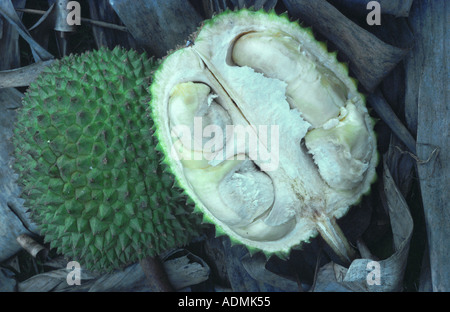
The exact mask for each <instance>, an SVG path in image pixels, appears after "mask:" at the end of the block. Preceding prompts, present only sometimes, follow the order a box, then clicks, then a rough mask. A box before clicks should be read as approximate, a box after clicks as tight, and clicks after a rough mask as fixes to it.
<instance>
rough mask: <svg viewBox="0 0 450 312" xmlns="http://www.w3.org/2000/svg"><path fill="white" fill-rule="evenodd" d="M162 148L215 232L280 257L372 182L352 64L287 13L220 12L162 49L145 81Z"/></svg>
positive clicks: (326, 232)
mask: <svg viewBox="0 0 450 312" xmlns="http://www.w3.org/2000/svg"><path fill="white" fill-rule="evenodd" d="M151 94H152V100H151V107H152V116H153V120H154V122H155V126H156V132H155V133H156V135H157V137H158V141H159V148H160V149H161V150H162V151H163V152H164V153H165V154H166V158H165V162H166V163H167V164H168V165H169V166H170V169H171V170H172V172H173V173H174V174H175V176H176V178H177V180H178V182H179V184H180V186H181V187H182V188H184V190H185V191H186V193H187V194H188V195H189V196H190V197H191V198H192V200H193V201H194V202H195V205H196V210H198V211H200V212H202V213H203V214H204V220H205V221H207V222H210V223H213V224H214V225H215V227H216V232H217V235H221V234H226V235H228V236H229V237H230V238H231V240H232V242H235V243H239V244H243V245H246V246H247V248H248V249H249V250H250V252H256V251H262V252H264V253H265V254H266V255H267V256H269V255H273V254H277V255H279V256H280V257H287V256H288V255H289V253H290V250H291V249H292V248H293V247H298V246H301V244H302V243H303V242H308V241H309V240H310V239H311V238H312V237H314V236H316V235H317V234H318V233H320V234H321V235H322V236H323V238H324V239H325V240H326V241H327V243H328V244H329V245H330V246H331V247H332V248H333V249H334V250H335V251H336V253H337V254H338V255H339V256H340V257H341V259H342V261H345V262H347V263H348V262H350V261H351V259H353V258H354V257H355V251H354V250H353V249H352V248H351V246H350V244H349V242H348V241H347V239H346V238H345V236H344V235H343V233H342V231H341V230H340V228H339V226H338V225H337V223H336V220H337V219H338V218H341V217H342V216H344V215H345V214H346V213H347V211H348V210H349V207H350V206H352V205H354V204H356V203H357V202H358V201H359V200H360V198H361V197H362V195H363V194H365V193H367V192H369V191H370V185H371V183H372V182H373V181H374V180H375V177H376V173H375V168H376V164H377V158H378V156H377V150H376V137H375V134H374V130H373V121H372V118H371V117H370V116H369V113H368V110H367V108H366V106H365V98H364V96H363V95H362V94H360V93H359V92H358V90H357V82H356V81H355V80H354V79H353V78H351V77H349V73H348V67H347V66H346V65H344V64H342V63H339V62H338V61H337V59H336V53H329V52H328V50H327V47H326V45H325V44H324V43H321V42H318V41H316V40H315V38H314V36H313V33H312V31H311V29H309V28H303V27H301V26H300V25H299V24H298V23H297V22H291V21H290V20H289V18H288V17H287V16H286V15H281V16H279V15H277V14H276V13H275V12H265V11H251V10H246V9H244V10H240V11H233V12H231V11H226V12H224V13H221V14H219V15H217V16H215V17H214V18H212V19H211V20H208V21H206V22H205V23H204V25H203V26H202V28H201V29H200V30H199V32H198V33H197V36H196V38H195V41H194V43H193V44H192V45H190V46H187V47H184V48H181V49H179V50H176V51H174V52H172V53H170V54H169V55H168V56H167V57H166V58H165V60H164V62H163V63H162V64H161V65H160V66H159V68H158V70H157V71H156V72H155V75H154V80H153V83H152V86H151Z"/></svg>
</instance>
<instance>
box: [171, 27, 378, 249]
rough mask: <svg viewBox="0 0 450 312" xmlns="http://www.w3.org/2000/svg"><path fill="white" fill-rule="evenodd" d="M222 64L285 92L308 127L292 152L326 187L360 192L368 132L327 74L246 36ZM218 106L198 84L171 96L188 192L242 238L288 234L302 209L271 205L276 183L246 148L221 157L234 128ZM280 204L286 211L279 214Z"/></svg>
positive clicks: (297, 51) (279, 35) (284, 43)
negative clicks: (299, 148) (302, 156)
mask: <svg viewBox="0 0 450 312" xmlns="http://www.w3.org/2000/svg"><path fill="white" fill-rule="evenodd" d="M227 57H228V60H227V62H228V63H230V60H231V62H232V64H231V66H240V67H244V66H246V67H250V68H252V69H253V70H254V71H255V72H256V73H260V74H263V75H264V76H266V77H268V78H271V79H277V80H280V81H283V82H284V83H285V84H286V86H287V87H286V90H285V96H286V101H287V102H288V103H289V106H290V108H291V110H297V111H299V112H300V114H301V116H302V118H303V120H305V121H306V122H308V123H309V124H310V127H309V129H308V132H307V134H306V136H305V137H304V142H292V144H298V145H300V144H303V145H304V148H306V153H307V157H312V158H313V160H314V161H313V163H315V166H316V167H317V170H318V172H319V175H320V177H321V178H322V179H323V182H324V184H325V185H327V186H328V187H329V188H332V189H337V190H341V191H352V190H353V189H355V188H357V186H358V185H360V184H361V182H362V180H363V179H364V175H365V172H366V170H367V168H368V162H369V160H370V156H371V154H372V151H371V149H370V148H367V147H368V146H371V145H370V144H368V139H369V132H368V129H367V125H366V121H365V119H364V114H363V112H360V111H359V110H358V109H357V107H356V106H355V103H353V100H350V99H349V98H348V88H347V87H346V85H345V84H344V83H343V82H342V81H341V80H340V79H339V78H337V77H336V75H335V74H334V73H333V72H332V71H331V70H329V69H328V68H327V67H325V66H323V65H320V64H319V63H318V62H317V59H316V58H315V57H314V56H312V55H311V54H310V53H309V52H308V51H307V50H306V49H303V48H302V46H301V45H300V44H299V43H298V42H297V41H296V40H295V39H294V38H293V37H291V36H289V35H287V34H286V33H283V32H280V31H278V32H275V31H264V32H248V33H245V34H243V35H241V36H239V37H237V39H236V40H235V41H234V42H233V45H232V47H231V48H230V49H229V55H228V56H227ZM219 83H220V81H219ZM225 91H227V90H225ZM222 100H223V99H221V98H220V97H218V95H217V94H216V93H215V92H214V90H213V89H212V88H211V87H210V86H208V85H207V84H205V83H203V82H183V83H180V84H178V85H176V86H175V87H174V88H173V89H172V90H171V92H170V97H169V105H168V114H169V120H170V129H171V135H172V142H173V148H174V150H175V153H176V155H177V156H178V157H179V160H180V162H181V164H182V166H183V170H184V174H185V176H186V178H187V180H188V181H189V183H190V186H191V188H192V190H193V191H194V192H195V194H196V195H197V196H198V198H199V199H200V201H201V202H202V203H203V205H204V206H205V207H206V208H207V209H208V210H209V211H210V212H211V214H212V215H213V216H214V217H216V218H217V219H219V220H220V221H221V222H223V223H224V224H226V225H227V226H229V227H230V228H232V229H233V230H234V231H235V232H237V233H238V234H239V235H241V236H242V237H245V238H248V239H252V240H258V241H273V240H277V239H280V238H282V237H283V236H285V235H287V234H288V233H289V232H290V231H291V230H292V229H293V228H294V226H295V223H296V218H295V214H296V213H295V212H292V211H293V210H295V209H301V208H294V209H291V208H292V207H288V206H296V205H297V204H298V203H299V200H300V199H292V200H291V199H289V198H284V199H283V200H282V201H281V202H278V204H277V205H274V203H275V201H276V194H275V193H276V192H275V190H276V187H275V186H274V183H276V182H275V181H279V179H278V180H277V179H276V180H273V178H272V177H273V176H274V175H272V174H271V175H269V174H266V173H265V172H263V171H261V170H260V168H259V167H258V166H257V164H256V163H254V162H253V161H252V160H250V159H249V157H248V156H247V155H246V149H245V147H242V146H240V147H239V146H237V147H234V146H233V148H236V150H235V153H234V154H232V155H230V154H229V153H227V152H226V150H227V149H226V147H227V144H235V142H227V137H226V133H227V126H229V125H233V119H232V118H231V115H232V114H230V112H229V111H227V109H225V108H224V106H223V105H222ZM231 102H233V99H231ZM227 108H228V109H235V108H233V107H231V108H230V107H228V106H227ZM243 117H244V119H245V120H247V117H248V116H243ZM248 120H251V118H248ZM290 126H291V127H295V126H296V125H290ZM215 130H217V131H215ZM205 133H210V134H211V135H210V136H208V135H206V136H205V135H204V134H205ZM304 148H303V149H304ZM292 161H295V160H294V159H292ZM287 175H289V173H288V174H287ZM307 180H308V178H307V177H306V178H304V179H302V180H297V179H296V180H293V181H292V189H293V190H301V189H302V188H303V187H302V186H301V183H307ZM278 192H280V189H278ZM281 192H283V194H285V193H284V192H288V191H286V190H282V191H281ZM294 193H295V192H294ZM282 196H285V195H282ZM302 200H303V199H302ZM302 200H300V202H301V201H302ZM283 203H286V210H285V211H283V212H280V211H281V210H282V209H281V208H282V207H279V206H280V205H284V204H283ZM280 209H281V210H280ZM272 210H276V211H272ZM271 212H272V213H271Z"/></svg>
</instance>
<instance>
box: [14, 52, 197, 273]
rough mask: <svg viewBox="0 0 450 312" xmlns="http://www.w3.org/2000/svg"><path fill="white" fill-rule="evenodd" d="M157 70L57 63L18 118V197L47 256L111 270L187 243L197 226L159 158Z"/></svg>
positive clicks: (92, 61) (105, 56)
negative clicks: (153, 85)
mask: <svg viewBox="0 0 450 312" xmlns="http://www.w3.org/2000/svg"><path fill="white" fill-rule="evenodd" d="M154 67H155V64H154V62H153V61H152V60H150V59H148V58H147V57H146V55H145V54H143V55H140V54H138V53H137V52H135V51H126V50H124V49H121V48H115V49H114V50H112V51H110V50H107V49H100V50H99V51H94V52H87V53H85V54H82V55H77V56H75V55H71V56H69V57H65V58H63V59H61V60H58V61H55V62H54V63H53V64H52V65H51V66H50V67H49V68H47V69H46V70H45V71H44V72H43V73H42V74H41V75H40V76H39V77H38V78H37V79H36V81H35V82H34V83H32V84H31V85H30V88H29V89H28V91H27V93H26V94H25V96H24V99H23V108H22V109H20V111H19V112H18V120H17V124H16V127H15V136H14V138H13V143H14V145H15V158H16V161H15V169H16V171H17V172H18V173H19V183H20V184H21V185H22V186H23V188H22V193H23V194H22V196H23V198H24V199H25V200H26V206H27V207H28V208H29V209H30V210H31V212H32V216H33V219H34V220H35V221H36V223H37V224H38V225H39V226H40V231H41V234H42V235H44V236H45V241H46V242H49V243H50V247H52V248H56V249H57V251H58V252H59V253H62V254H64V255H65V256H66V257H67V258H68V259H69V260H75V261H79V262H80V263H81V264H83V265H84V266H85V267H86V268H87V269H91V270H94V271H110V270H112V269H114V268H119V267H122V266H124V265H126V264H129V263H133V262H135V261H137V260H139V259H142V258H143V257H146V256H154V255H156V254H158V253H160V252H161V251H163V250H166V249H169V248H173V247H177V246H180V245H183V244H186V243H188V242H189V240H190V239H191V238H192V237H193V236H194V235H197V229H198V225H199V223H200V221H201V220H199V219H198V218H199V217H198V216H197V215H195V214H192V213H191V211H192V205H187V204H186V197H185V196H184V195H182V193H181V192H180V190H179V189H177V188H176V187H173V184H174V180H173V177H172V175H171V174H170V173H168V172H167V170H166V166H165V165H164V164H161V163H160V162H161V155H160V154H159V152H157V151H156V150H155V146H156V142H155V138H154V137H153V133H152V127H153V122H152V120H151V118H149V116H148V111H147V109H148V105H147V103H148V101H149V92H148V85H149V83H150V77H151V73H152V70H153V69H154Z"/></svg>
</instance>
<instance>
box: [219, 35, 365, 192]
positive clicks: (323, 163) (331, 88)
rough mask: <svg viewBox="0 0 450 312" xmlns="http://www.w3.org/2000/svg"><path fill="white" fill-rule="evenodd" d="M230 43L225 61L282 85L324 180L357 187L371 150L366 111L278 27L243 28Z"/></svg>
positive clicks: (334, 185)
mask: <svg viewBox="0 0 450 312" xmlns="http://www.w3.org/2000/svg"><path fill="white" fill-rule="evenodd" d="M231 47H232V48H230V49H229V55H228V56H227V59H228V61H227V62H228V63H231V64H233V65H235V66H241V67H242V66H247V67H250V68H252V69H253V70H254V71H255V72H257V73H261V74H263V75H264V76H266V77H268V78H272V79H277V80H280V81H283V82H285V83H286V93H285V95H286V101H287V102H288V103H289V106H290V108H291V109H292V110H298V111H299V112H300V113H301V116H302V118H303V119H304V120H305V121H307V122H308V123H309V124H310V125H311V126H310V128H309V131H308V133H307V134H306V136H305V138H304V142H305V147H306V148H307V152H308V154H310V155H311V156H312V157H313V159H314V162H315V164H316V165H317V167H318V171H319V174H320V176H321V177H322V179H323V180H324V182H325V183H326V184H327V185H328V186H329V187H331V188H333V189H337V190H344V191H345V190H347V191H348V190H352V189H354V188H356V187H358V186H359V185H360V184H361V182H362V181H363V180H364V177H365V173H366V171H367V169H368V167H369V161H370V159H371V156H372V153H373V151H372V148H371V146H372V144H370V143H371V142H370V135H369V130H368V125H367V121H366V120H365V116H366V111H365V110H361V109H360V108H358V107H357V105H356V102H357V100H356V99H352V98H350V96H349V90H348V88H347V86H346V85H345V84H344V82H342V81H341V80H340V79H339V78H338V77H337V76H336V75H335V74H334V72H332V71H331V70H330V69H328V68H327V67H326V66H325V65H322V64H320V63H319V62H318V60H317V58H316V57H314V56H313V55H312V54H311V53H310V52H309V51H308V50H307V49H306V48H305V47H304V46H303V45H302V44H301V43H300V42H298V41H297V40H296V39H295V38H293V37H292V36H290V35H289V34H287V33H285V32H283V31H279V30H278V31H276V30H266V31H254V32H248V33H245V34H242V35H241V36H239V37H237V38H236V40H235V41H234V42H233V43H232V45H231ZM298 143H300V142H298Z"/></svg>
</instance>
